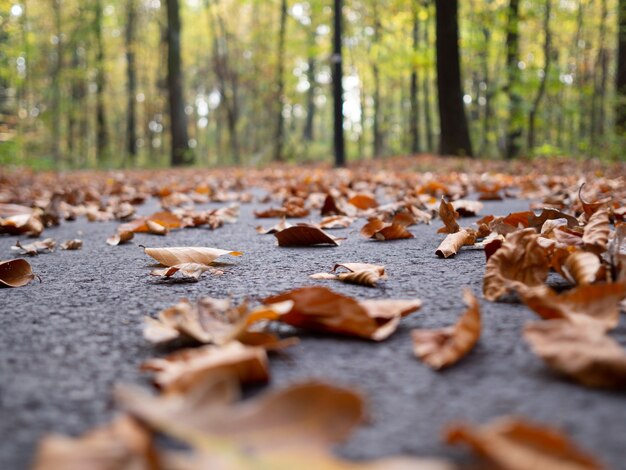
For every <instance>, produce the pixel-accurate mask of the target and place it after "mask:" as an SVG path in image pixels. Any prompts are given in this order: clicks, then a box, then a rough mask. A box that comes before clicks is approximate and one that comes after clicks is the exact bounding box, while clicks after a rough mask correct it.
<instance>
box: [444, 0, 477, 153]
mask: <svg viewBox="0 0 626 470" xmlns="http://www.w3.org/2000/svg"><path fill="white" fill-rule="evenodd" d="M435 4H436V12H437V14H436V17H437V20H436V21H437V41H436V42H437V47H436V49H437V91H438V97H439V118H440V127H441V136H440V145H439V152H440V154H442V155H465V156H472V145H471V141H470V135H469V128H468V125H467V117H466V115H465V108H464V106H463V91H462V88H461V64H460V59H459V25H458V0H436V3H435Z"/></svg>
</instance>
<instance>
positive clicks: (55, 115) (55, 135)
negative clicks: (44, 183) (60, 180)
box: [52, 0, 63, 166]
mask: <svg viewBox="0 0 626 470" xmlns="http://www.w3.org/2000/svg"><path fill="white" fill-rule="evenodd" d="M61 2H62V0H54V2H53V10H54V25H55V30H56V31H55V34H56V41H57V42H56V51H55V52H56V60H55V64H54V69H53V73H52V120H53V122H52V157H53V158H54V164H55V166H59V164H60V163H61V73H62V71H63V37H62V31H61V26H62V25H61V22H62V20H61Z"/></svg>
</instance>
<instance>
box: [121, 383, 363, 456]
mask: <svg viewBox="0 0 626 470" xmlns="http://www.w3.org/2000/svg"><path fill="white" fill-rule="evenodd" d="M213 388H215V385H214V383H212V382H211V381H205V382H204V383H200V384H198V386H196V387H193V388H192V389H190V390H189V392H188V393H187V394H186V395H184V396H179V395H178V394H175V395H165V396H159V397H154V396H151V395H149V394H147V393H145V392H142V391H141V390H138V389H135V388H130V387H125V388H118V389H117V390H116V398H117V400H118V401H119V402H120V403H121V404H122V405H123V406H124V407H125V408H126V409H128V410H129V412H130V413H132V414H133V415H135V416H137V417H138V418H140V419H141V420H142V421H144V422H146V423H148V424H149V425H150V426H151V427H153V428H154V429H155V430H158V431H160V432H164V433H166V434H170V435H172V436H174V437H177V438H180V439H182V440H183V441H187V442H189V440H190V438H191V439H192V440H193V441H196V442H197V441H198V440H201V439H202V437H203V436H204V437H205V438H206V437H210V436H213V437H218V438H220V439H228V440H230V441H233V442H235V443H237V444H239V445H240V446H242V447H244V448H245V449H247V451H248V452H251V453H258V452H261V451H264V450H266V451H278V450H280V449H288V448H293V449H300V448H319V449H327V448H328V447H329V446H330V445H331V444H335V443H337V442H341V441H343V440H345V439H346V438H347V437H348V436H349V435H350V434H351V433H352V430H353V429H354V428H355V427H356V426H358V425H359V424H360V423H361V422H362V421H363V419H364V414H365V406H364V403H363V399H362V398H361V396H360V395H358V394H357V393H355V392H353V391H351V390H349V389H344V388H338V387H335V386H332V385H327V384H324V383H320V382H307V383H303V384H296V385H291V386H289V387H287V388H284V389H281V390H277V391H271V392H266V393H265V394H264V395H262V396H260V397H256V398H253V399H250V400H246V401H243V402H241V403H236V404H234V405H231V406H226V405H225V404H224V403H223V402H224V400H222V401H221V403H220V400H219V399H218V400H216V399H215V397H214V395H215V393H214V392H213V390H212V389H213ZM216 402H217V403H216Z"/></svg>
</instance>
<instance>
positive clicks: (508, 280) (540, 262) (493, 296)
mask: <svg viewBox="0 0 626 470" xmlns="http://www.w3.org/2000/svg"><path fill="white" fill-rule="evenodd" d="M538 238H539V235H538V234H537V233H536V232H535V229H532V228H528V229H524V230H519V231H517V232H514V233H511V234H510V235H508V236H507V237H506V239H505V241H504V243H503V244H502V246H501V247H500V248H499V249H498V250H497V251H496V252H495V253H494V254H493V255H492V256H491V257H490V258H489V260H488V261H487V266H486V268H485V277H484V279H483V294H484V296H485V298H486V299H487V300H490V301H495V300H498V299H499V298H500V297H502V296H503V295H504V294H506V293H507V292H508V291H510V290H511V288H512V284H513V283H522V284H525V285H527V286H531V287H532V286H536V285H540V284H543V282H544V281H545V280H546V278H547V277H548V270H549V263H550V261H549V259H548V256H547V254H546V251H545V249H544V248H542V247H541V245H540V244H539V242H538V241H537V240H538Z"/></svg>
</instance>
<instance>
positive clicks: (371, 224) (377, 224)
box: [361, 218, 414, 241]
mask: <svg viewBox="0 0 626 470" xmlns="http://www.w3.org/2000/svg"><path fill="white" fill-rule="evenodd" d="M361 235H363V236H364V237H367V238H373V239H376V240H379V241H384V240H403V239H407V238H414V236H413V234H412V233H411V232H409V231H408V230H407V229H406V226H405V225H403V224H402V223H394V222H392V223H390V224H387V223H385V222H383V221H382V220H380V219H377V218H373V219H370V220H369V221H368V223H367V224H365V225H364V226H363V228H362V229H361Z"/></svg>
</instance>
